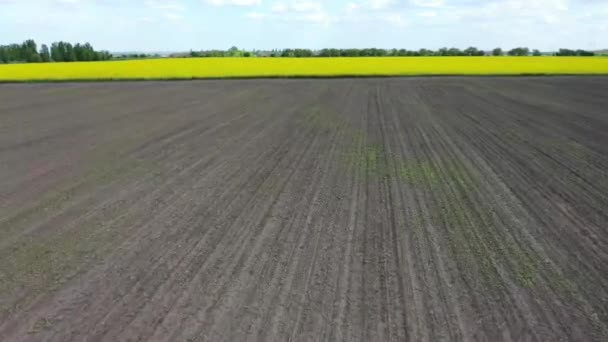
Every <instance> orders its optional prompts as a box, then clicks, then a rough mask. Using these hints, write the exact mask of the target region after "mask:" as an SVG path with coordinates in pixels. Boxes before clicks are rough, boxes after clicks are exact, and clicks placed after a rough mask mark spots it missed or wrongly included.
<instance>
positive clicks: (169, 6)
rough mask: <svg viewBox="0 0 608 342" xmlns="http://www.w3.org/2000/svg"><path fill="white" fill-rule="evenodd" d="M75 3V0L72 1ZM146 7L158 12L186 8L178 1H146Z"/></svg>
mask: <svg viewBox="0 0 608 342" xmlns="http://www.w3.org/2000/svg"><path fill="white" fill-rule="evenodd" d="M70 1H73V0H70ZM145 5H146V6H148V7H149V8H152V9H156V10H167V11H183V10H184V6H183V5H182V4H181V3H179V2H177V1H167V0H164V1H163V0H146V2H145Z"/></svg>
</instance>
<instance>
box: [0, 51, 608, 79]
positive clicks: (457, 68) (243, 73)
mask: <svg viewBox="0 0 608 342" xmlns="http://www.w3.org/2000/svg"><path fill="white" fill-rule="evenodd" d="M540 74H559V75H581V74H597V75H599V74H608V58H606V57H380V58H374V57H370V58H162V59H148V60H130V61H111V62H80V63H40V64H10V65H0V81H44V80H48V81H53V80H55V81H61V80H110V79H116V80H119V79H120V80H123V79H124V80H127V79H191V78H231V77H235V78H239V77H243V78H245V77H338V76H400V75H403V76H406V75H408V76H411V75H540Z"/></svg>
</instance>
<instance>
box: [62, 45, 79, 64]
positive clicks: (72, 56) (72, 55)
mask: <svg viewBox="0 0 608 342" xmlns="http://www.w3.org/2000/svg"><path fill="white" fill-rule="evenodd" d="M64 52H65V61H66V62H74V61H76V60H77V59H76V52H75V51H74V47H73V46H72V44H70V43H65V51H64Z"/></svg>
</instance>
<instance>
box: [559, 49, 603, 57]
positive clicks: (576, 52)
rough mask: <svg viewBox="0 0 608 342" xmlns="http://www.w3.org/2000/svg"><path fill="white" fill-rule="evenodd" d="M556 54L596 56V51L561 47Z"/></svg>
mask: <svg viewBox="0 0 608 342" xmlns="http://www.w3.org/2000/svg"><path fill="white" fill-rule="evenodd" d="M555 55H556V56H595V53H594V52H591V51H585V50H570V49H559V51H558V52H557V53H556V54H555Z"/></svg>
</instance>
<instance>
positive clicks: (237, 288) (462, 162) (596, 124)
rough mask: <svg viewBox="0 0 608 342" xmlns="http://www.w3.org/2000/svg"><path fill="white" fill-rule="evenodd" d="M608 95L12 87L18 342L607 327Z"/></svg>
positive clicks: (407, 87)
mask: <svg viewBox="0 0 608 342" xmlns="http://www.w3.org/2000/svg"><path fill="white" fill-rule="evenodd" d="M607 94H608V78H601V77H598V78H593V77H586V78H577V77H552V78H406V79H398V78H396V79H341V80H340V79H335V80H248V81H191V82H132V83H128V82H127V83H84V84H77V83H74V84H70V83H64V84H20V85H17V84H13V85H8V84H5V85H0V340H1V341H28V340H32V341H37V340H45V341H84V340H88V341H97V340H105V341H128V340H132V341H135V340H138V341H148V340H153V341H188V340H193V341H198V340H201V341H224V340H245V339H249V340H259V341H270V340H278V341H288V340H292V341H309V340H322V341H355V340H358V341H377V340H394V341H404V340H411V341H438V340H489V341H498V340H517V341H521V340H538V341H557V340H572V341H593V340H597V341H602V340H603V341H605V340H606V339H608V230H607V228H608V172H607V170H608V96H607Z"/></svg>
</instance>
